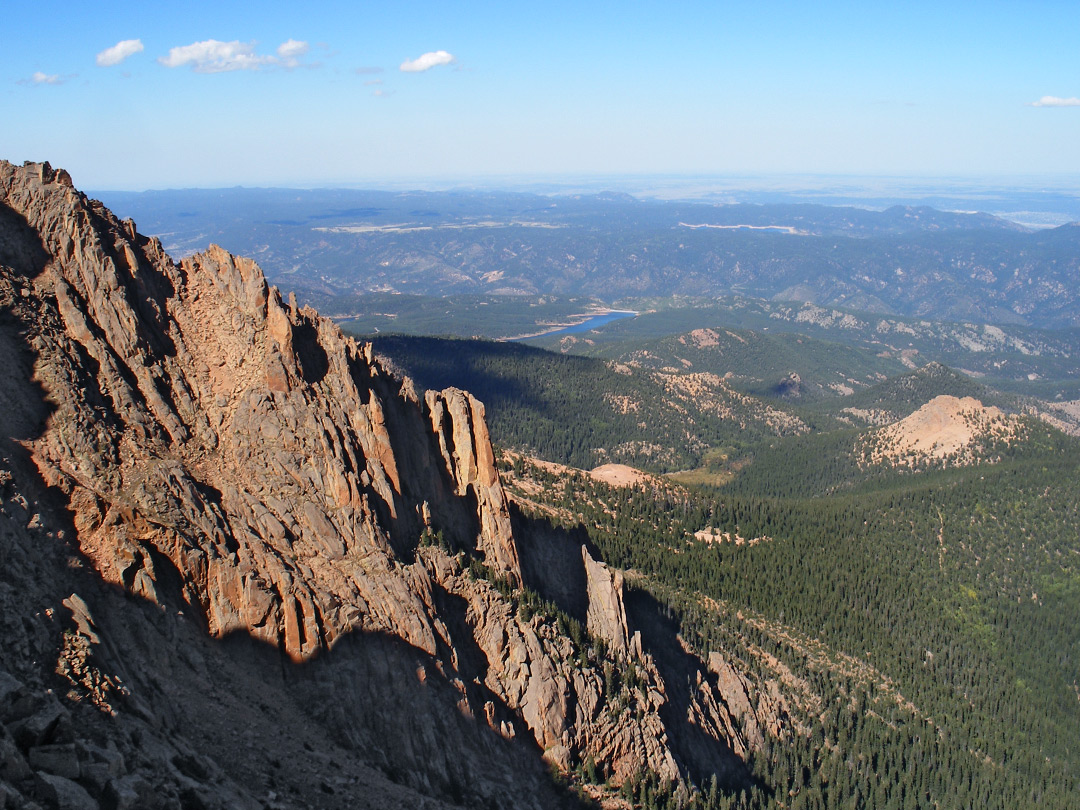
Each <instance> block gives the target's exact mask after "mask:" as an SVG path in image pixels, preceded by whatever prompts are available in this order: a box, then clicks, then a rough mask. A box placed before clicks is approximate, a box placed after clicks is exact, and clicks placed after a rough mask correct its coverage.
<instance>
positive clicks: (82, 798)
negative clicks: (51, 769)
mask: <svg viewBox="0 0 1080 810" xmlns="http://www.w3.org/2000/svg"><path fill="white" fill-rule="evenodd" d="M34 789H35V791H36V792H37V794H38V795H39V796H40V797H41V798H42V800H44V801H45V803H46V804H48V805H49V806H50V807H53V808H56V810H100V805H99V804H98V803H97V802H96V801H95V800H94V797H93V796H91V795H90V794H89V793H87V792H86V788H84V787H83V786H82V785H80V784H78V783H77V782H72V781H71V780H70V779H65V778H64V777H63V776H55V775H53V774H51V773H43V772H41V771H38V772H37V773H36V774H34Z"/></svg>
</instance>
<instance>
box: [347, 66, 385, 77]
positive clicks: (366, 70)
mask: <svg viewBox="0 0 1080 810" xmlns="http://www.w3.org/2000/svg"><path fill="white" fill-rule="evenodd" d="M382 72H383V69H382V68H381V67H358V68H356V70H354V71H353V73H355V74H356V75H357V76H372V75H374V74H376V73H382Z"/></svg>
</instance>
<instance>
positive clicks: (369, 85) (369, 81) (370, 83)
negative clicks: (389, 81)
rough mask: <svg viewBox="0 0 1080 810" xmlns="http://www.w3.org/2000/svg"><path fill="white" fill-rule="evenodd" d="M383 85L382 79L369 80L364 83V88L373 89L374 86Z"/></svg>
mask: <svg viewBox="0 0 1080 810" xmlns="http://www.w3.org/2000/svg"><path fill="white" fill-rule="evenodd" d="M382 83H383V80H382V79H368V80H367V81H366V82H364V87H371V86H372V85H376V84H382Z"/></svg>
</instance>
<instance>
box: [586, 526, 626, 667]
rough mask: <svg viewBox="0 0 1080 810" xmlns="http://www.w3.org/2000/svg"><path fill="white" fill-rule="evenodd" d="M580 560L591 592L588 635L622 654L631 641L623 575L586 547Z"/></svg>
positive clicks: (589, 594) (624, 653)
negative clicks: (591, 553)
mask: <svg viewBox="0 0 1080 810" xmlns="http://www.w3.org/2000/svg"><path fill="white" fill-rule="evenodd" d="M581 559H582V561H583V562H584V563H585V577H586V583H587V589H588V599H589V612H588V629H589V632H590V633H592V634H593V635H594V636H597V637H598V638H602V639H604V640H605V641H607V642H608V644H610V645H611V649H612V650H614V651H615V652H616V653H618V654H619V655H624V656H625V655H626V654H627V653H628V652H629V651H630V639H629V633H628V630H627V626H626V608H625V607H624V606H623V577H622V572H621V571H617V570H614V569H611V568H608V567H607V565H605V564H604V563H602V562H597V561H596V560H594V559H593V558H592V556H591V555H590V554H589V551H588V549H587V548H585V546H582V547H581Z"/></svg>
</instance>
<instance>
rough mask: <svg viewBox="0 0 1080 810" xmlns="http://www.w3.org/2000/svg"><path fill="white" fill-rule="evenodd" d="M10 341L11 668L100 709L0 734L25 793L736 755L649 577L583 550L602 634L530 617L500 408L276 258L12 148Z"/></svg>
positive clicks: (715, 695) (669, 774) (499, 797)
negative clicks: (143, 218) (167, 218)
mask: <svg viewBox="0 0 1080 810" xmlns="http://www.w3.org/2000/svg"><path fill="white" fill-rule="evenodd" d="M0 355H2V357H3V360H2V362H3V364H4V371H5V372H6V377H7V379H8V380H9V381H10V382H9V384H8V385H6V386H4V387H2V388H0V425H2V427H3V436H2V440H3V447H2V451H3V459H2V461H3V465H2V469H0V473H2V478H3V480H2V482H0V483H2V484H3V494H4V507H3V515H2V517H3V521H4V522H3V528H2V530H0V539H2V540H3V543H4V546H3V550H4V553H5V555H6V557H5V560H6V565H5V569H4V571H3V573H2V574H0V576H2V577H3V579H2V581H0V585H3V588H2V589H0V602H2V607H3V608H4V613H3V614H0V615H3V617H4V621H6V622H7V623H8V624H9V625H10V627H9V628H8V629H9V630H10V632H9V633H8V634H7V635H6V636H5V638H4V641H3V642H2V646H0V649H2V652H3V657H2V658H0V693H2V688H4V684H5V682H6V681H5V678H10V679H11V682H12V683H15V684H16V686H15V687H12V690H9V691H13V692H14V693H18V694H22V695H23V698H24V699H25V700H27V701H30V702H31V703H33V702H34V701H37V702H43V703H42V706H41V707H39V708H38V709H37V711H38V713H40V712H46V714H48V712H50V711H53V710H54V709H56V708H57V707H59V710H61V714H58V715H57V717H59V716H61V715H62V714H63V712H66V713H67V714H68V715H69V716H72V717H75V718H76V721H77V722H75V723H74V726H73V727H77V729H82V731H78V730H77V731H73V732H71V733H68V734H66V735H65V734H59V735H58V734H57V733H56V729H55V725H54V726H50V725H49V723H50V722H52V721H53V720H56V717H53V718H52V720H50V719H49V718H48V717H44V716H43V717H41V718H39V719H38V720H37V721H35V722H36V723H37V725H34V724H33V723H31V722H30V721H31V720H33V717H35V716H36V715H35V714H33V713H32V714H31V715H30V716H29V718H19V722H20V723H23V720H26V723H23V725H22V726H20V729H22V731H21V732H20V733H23V734H24V738H23V739H21V740H20V739H14V740H12V741H8V742H5V739H4V738H0V769H4V770H3V773H4V774H8V776H5V781H11V782H12V784H14V785H15V787H13V788H12V790H18V791H22V792H23V793H22V794H20V795H26V796H37V797H39V799H40V800H42V801H45V802H46V803H47V804H48V803H50V802H51V803H52V804H54V805H57V806H59V804H62V803H65V802H66V803H69V804H72V806H75V805H80V806H88V807H89V806H94V805H97V804H99V803H100V804H102V805H103V806H106V805H107V806H116V807H119V806H131V807H136V806H162V807H165V806H172V805H171V804H169V802H170V801H172V799H169V797H170V796H171V797H173V798H175V801H176V802H179V805H178V806H187V805H186V804H185V802H186V801H188V800H185V799H184V796H188V798H189V799H190V802H189V803H191V802H194V799H191V797H192V796H198V797H199V801H200V802H203V804H204V805H205V806H237V807H242V806H326V807H337V806H342V807H345V806H399V805H400V806H410V805H411V804H415V803H416V801H417V799H418V797H420V796H425V797H428V798H427V799H425V800H427V801H429V802H430V801H431V798H430V797H437V798H439V799H447V800H449V801H451V802H452V803H461V802H465V803H473V804H475V803H477V802H480V801H493V802H496V803H512V804H514V805H515V806H520V807H530V806H535V807H544V806H558V805H560V804H564V803H567V802H572V800H571V799H569V798H567V797H565V796H563V795H562V794H561V793H560V792H559V789H558V788H557V786H555V785H554V784H552V783H551V782H550V780H549V779H548V776H547V773H546V771H545V768H544V766H543V763H542V759H541V756H542V757H543V759H546V760H547V761H548V762H549V763H553V764H554V765H555V766H557V767H559V768H563V769H569V768H570V767H572V766H574V765H575V764H576V763H580V762H582V761H584V759H585V757H587V756H591V757H593V759H594V761H595V762H596V763H597V764H598V766H599V767H600V768H601V770H602V771H604V772H606V773H607V774H609V775H610V776H612V777H613V778H614V780H615V781H619V780H621V779H623V778H626V777H628V776H630V775H632V774H633V773H635V772H637V771H639V770H641V769H651V770H654V771H657V772H658V773H660V774H661V776H662V777H664V778H668V779H671V780H679V779H682V778H683V777H684V775H685V773H686V772H687V768H688V767H689V766H688V764H687V763H692V762H697V761H710V762H712V761H718V760H717V759H716V757H715V756H714V757H712V758H711V759H710V757H708V756H702V755H701V752H700V751H696V752H695V751H688V750H685V748H686V747H685V746H684V745H682V744H681V743H680V740H682V739H690V738H692V739H694V740H695V742H694V744H693V745H694V746H696V747H697V748H700V747H701V746H706V747H707V746H709V745H712V744H713V743H715V745H716V747H717V749H718V750H719V751H720V752H721V754H722V756H721V759H722V760H723V765H724V768H725V769H726V772H727V773H728V775H729V776H730V777H731V778H733V779H735V778H738V773H739V765H740V763H739V762H738V758H737V756H736V754H742V753H743V752H744V751H745V750H746V745H747V740H744V739H742V738H741V737H740V738H739V739H738V740H735V739H734V738H732V739H729V737H730V736H731V735H735V736H736V737H738V735H739V732H736V731H734V729H736V728H737V727H738V726H737V725H736V724H735V723H733V722H732V718H731V716H730V711H729V710H728V708H727V706H728V703H726V702H725V700H724V697H723V695H722V692H721V688H720V682H719V681H718V678H717V676H716V673H710V671H709V668H708V667H706V666H705V665H704V664H703V663H702V662H700V661H697V663H696V664H694V666H695V667H698V665H700V667H698V676H697V680H696V682H695V686H694V694H693V695H690V696H688V697H687V699H686V700H685V701H682V702H678V701H676V703H672V701H671V699H670V696H669V690H668V688H667V686H666V685H665V682H664V678H663V677H662V675H661V668H660V667H658V666H657V665H656V662H655V661H654V658H653V654H652V653H650V652H649V650H648V644H646V645H644V646H643V645H642V640H641V636H640V634H638V633H635V632H634V631H633V628H632V627H631V626H630V625H629V624H628V621H627V615H626V610H625V608H624V605H623V601H622V579H621V574H619V573H618V572H616V571H612V570H610V569H608V568H607V566H605V565H604V564H603V563H601V562H598V561H596V560H595V559H593V557H591V556H590V555H589V553H588V551H587V550H586V549H584V548H582V549H581V558H580V563H581V565H582V566H583V567H584V573H583V575H582V577H581V579H582V581H584V582H586V583H587V592H586V593H585V594H582V595H581V596H582V599H583V600H584V601H585V603H586V604H587V615H586V616H583V617H582V618H584V619H585V620H586V625H587V627H588V631H589V633H590V634H591V636H592V637H593V639H594V640H595V639H602V640H603V642H604V644H603V645H596V644H594V643H593V642H591V641H581V640H579V641H577V642H575V641H574V640H572V639H570V638H568V637H567V636H566V635H565V634H564V633H561V632H560V631H559V627H558V622H557V621H556V620H555V619H554V618H553V617H550V616H544V615H540V614H535V615H527V614H526V612H524V611H521V610H518V608H517V604H516V601H515V596H514V594H515V593H517V592H518V591H517V590H516V589H518V588H520V587H521V586H522V585H525V584H528V583H526V582H525V580H524V576H523V570H522V563H521V556H522V549H521V548H520V545H519V544H520V542H521V540H520V538H518V537H516V536H515V529H514V524H513V522H512V521H511V515H510V512H509V509H508V504H507V499H506V496H505V495H504V493H503V490H502V487H501V484H500V482H499V477H498V474H497V472H496V468H495V464H494V456H493V453H492V449H491V442H490V438H489V436H488V433H487V427H486V424H485V422H484V410H483V405H482V404H481V403H480V402H479V401H477V400H476V399H475V398H474V397H472V396H471V395H470V394H468V393H466V392H463V391H459V390H456V389H448V390H446V391H442V392H432V391H428V392H426V393H422V394H419V393H417V392H416V391H415V390H414V388H413V385H412V383H411V382H410V381H409V380H407V379H406V380H402V379H399V378H395V377H394V376H392V375H390V374H389V373H388V372H387V371H386V370H385V369H384V367H383V366H382V365H381V364H380V362H379V360H378V359H377V358H376V357H374V356H373V355H372V352H371V349H370V347H369V346H368V345H366V344H360V343H357V342H356V341H354V340H353V339H351V338H348V337H345V336H344V335H342V333H341V332H340V331H339V330H338V329H337V327H336V326H335V325H334V324H333V323H331V322H330V321H329V320H327V319H325V318H321V317H319V315H318V314H317V313H316V312H314V311H313V310H311V309H308V308H300V307H298V306H297V304H296V302H295V300H292V299H290V300H284V299H283V298H282V296H281V295H280V293H279V292H278V290H277V289H276V288H274V287H270V286H269V285H268V284H267V282H266V280H265V278H264V277H263V275H262V272H261V271H260V270H259V268H258V266H257V265H256V264H255V263H254V262H252V261H250V260H248V259H243V258H239V257H235V256H232V255H231V254H229V253H228V252H227V251H225V250H223V249H222V248H220V247H216V246H211V247H210V248H209V249H208V250H207V251H206V252H204V253H201V254H198V255H195V256H192V257H190V258H187V259H184V260H183V261H182V262H180V263H175V262H174V261H173V260H172V259H171V258H170V257H169V256H168V255H166V253H165V252H164V250H163V249H162V246H161V244H160V242H158V241H157V240H156V239H147V238H145V237H143V236H141V235H139V234H138V233H137V231H136V230H135V225H134V223H132V222H130V221H124V222H121V221H118V220H117V219H116V218H115V217H113V216H112V214H111V213H110V212H109V211H107V210H106V209H105V208H104V207H103V206H101V205H100V204H99V203H97V202H95V201H92V200H89V199H87V198H86V197H85V196H84V195H83V194H81V193H80V192H78V191H77V190H76V189H75V188H74V187H73V186H72V184H71V178H70V177H69V176H68V175H67V173H66V172H63V171H56V170H53V169H52V168H51V167H49V165H48V164H28V165H25V166H23V167H16V166H13V165H11V164H8V163H0ZM530 553H531V555H532V557H534V558H535V557H536V556H537V550H535V549H532V550H531V551H530ZM541 553H542V550H541ZM572 564H573V565H577V562H573V561H572ZM478 571H479V572H480V574H477V572H478ZM28 582H31V583H32V584H29V585H28V584H27V583H28ZM22 615H26V616H27V617H36V618H27V620H26V621H22V622H20V621H16V620H15V619H14V618H13V617H14V616H22ZM695 660H696V659H695ZM42 661H45V662H46V665H45V666H44V667H42V666H41V665H40V662H42ZM49 661H51V662H52V663H48V662H49ZM30 662H37V664H38V665H37V666H36V668H35V666H31V663H30ZM50 670H55V674H53V673H52V672H51V671H50ZM725 680H726V682H727V683H729V684H730V683H736V682H737V679H735V680H733V679H732V676H730V675H725ZM738 685H739V686H740V688H742V686H743V685H742V684H741V683H739V684H738ZM58 686H59V687H60V692H61V693H63V694H64V700H63V701H60V702H57V699H56V697H55V696H54V697H52V698H51V700H52V701H53V702H52V703H49V702H48V700H46V698H45V697H43V696H44V695H49V694H52V693H50V692H49V691H48V689H49V688H53V689H55V688H56V687H58ZM740 700H741V698H740ZM46 704H47V705H46ZM4 705H5V704H4V703H3V701H0V710H3V711H8V710H7V709H4ZM674 705H678V706H679V707H680V710H679V711H677V712H675V711H673V710H672V706H674ZM732 705H734V706H735V707H736V708H735V713H736V714H737V715H738V716H740V717H742V718H744V722H745V717H746V715H747V711H748V710H747V709H746V708H745V707H744V706H743V705H742V703H741V702H738V701H736V703H735V704H732ZM50 706H51V707H52V708H49V707H50ZM684 709H685V710H684ZM19 711H22V710H21V709H20V710H19ZM9 716H10V712H8V714H6V715H5V716H4V718H3V719H4V721H5V723H7V722H8V717H9ZM240 717H244V718H246V719H244V720H242V721H241V720H239V719H238V718H240ZM46 721H49V722H46ZM43 723H44V730H43V731H41V730H40V729H38V726H40V725H41V724H43ZM687 724H689V725H692V726H694V727H695V728H696V729H698V731H700V732H702V733H696V734H693V735H691V734H686V733H681V732H680V731H679V730H678V729H677V728H676V727H677V726H683V725H687ZM9 727H10V724H9ZM0 728H3V726H0ZM245 728H246V729H249V731H247V732H243V733H241V732H240V731H238V729H245ZM35 729H37V730H35ZM86 729H90V731H86ZM39 731H40V733H39ZM91 731H92V732H93V733H91ZM238 734H240V738H238V737H237V735H238ZM31 737H32V739H31ZM751 737H752V739H751V740H750V742H753V741H754V740H756V739H757V738H759V737H760V734H759V733H757V734H753V733H752V735H751ZM93 740H96V741H97V742H93ZM117 740H119V741H120V742H119V743H118V742H117ZM110 741H112V742H111V744H112V748H108V747H107V745H106V744H107V743H109V742H110ZM79 745H83V746H84V748H85V746H87V745H94V746H96V747H95V748H94V749H93V750H91V749H89V748H86V749H85V751H84V750H83V749H80V748H79V747H78V746H79ZM57 746H68V747H59V748H58V747H57ZM98 750H100V751H105V752H106V753H104V754H97V753H94V751H98ZM114 750H115V752H116V755H115V756H113V755H112V754H109V753H108V752H110V751H114ZM80 751H82V753H80ZM87 751H89V752H90V753H86V752H87ZM73 752H74V753H73ZM275 752H277V753H275ZM283 756H285V757H291V758H292V759H291V760H290V761H289V763H288V765H289V767H283V765H282V762H281V758H282V757H283ZM718 756H719V755H718ZM275 761H277V762H278V765H277V766H272V765H268V764H267V763H273V762H275ZM118 763H119V764H118ZM39 766H40V767H39ZM245 769H247V770H245ZM11 774H14V776H10V775H11ZM243 774H247V775H246V776H245V775H243ZM9 776H10V779H9ZM312 780H315V781H314V782H312ZM350 780H351V781H350ZM310 784H315V785H317V786H318V787H317V788H316V789H315V790H313V791H312V792H313V793H314V796H313V795H311V793H307V792H305V791H304V788H303V787H302V786H303V785H309V786H310ZM155 785H156V786H157V787H158V788H161V789H160V790H158V792H157V793H156V794H155V793H154V791H153V790H151V788H153V787H154V786H155ZM162 785H164V786H165V787H163V788H162V787H161V786H162ZM148 786H150V787H148ZM208 786H211V787H208ZM162 791H164V792H162ZM185 791H186V793H185ZM302 792H303V793H304V795H303V797H302V799H301V797H299V796H298V795H297V794H298V793H302ZM151 794H154V795H158V796H163V797H165V798H164V799H162V800H161V801H162V802H164V803H160V805H149V804H146V802H147V801H148V800H147V799H146V796H148V795H151ZM48 796H52V797H53V798H52V799H49V798H47V797H48ZM61 796H63V797H66V798H63V799H61V798H58V797H61ZM84 796H85V798H84ZM213 796H217V797H218V798H217V799H213V800H212V799H211V797H213ZM42 797H45V798H42ZM155 801H157V799H155ZM192 806H194V805H192ZM430 806H437V805H436V804H430Z"/></svg>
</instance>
